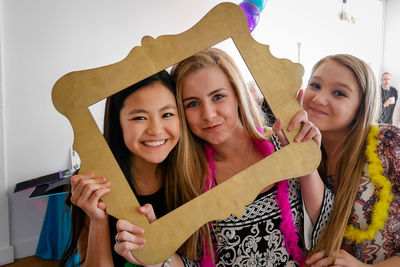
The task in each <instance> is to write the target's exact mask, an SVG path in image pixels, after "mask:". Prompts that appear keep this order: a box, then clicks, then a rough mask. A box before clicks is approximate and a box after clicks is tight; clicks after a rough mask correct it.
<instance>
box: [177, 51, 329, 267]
mask: <svg viewBox="0 0 400 267" xmlns="http://www.w3.org/2000/svg"><path fill="white" fill-rule="evenodd" d="M172 76H173V77H174V78H175V79H176V82H177V101H178V108H179V109H180V110H183V111H184V114H181V116H182V119H181V120H182V122H183V123H182V124H183V129H188V130H187V131H184V134H185V135H187V136H185V138H184V139H185V140H187V142H188V143H187V144H186V147H187V150H186V152H187V154H188V155H199V161H200V163H201V165H200V166H199V168H198V170H197V177H199V179H203V180H204V186H203V190H204V191H207V190H209V189H211V188H212V187H214V186H216V185H218V184H221V183H223V182H224V181H226V180H227V179H229V178H230V177H232V176H234V175H236V174H237V173H239V172H240V171H242V170H244V169H246V168H247V167H249V166H251V165H253V164H255V163H256V162H258V161H260V160H262V159H263V158H264V157H266V156H268V155H269V154H271V153H273V152H274V150H275V148H274V145H273V144H272V142H271V141H273V140H275V141H274V143H275V145H276V146H279V144H278V143H279V142H278V141H277V140H276V138H274V137H273V136H272V135H271V134H272V131H271V128H269V127H267V124H266V122H265V121H264V117H263V114H262V113H261V111H260V109H259V106H258V105H257V103H256V102H255V101H254V98H253V97H252V95H251V92H250V91H249V89H248V88H247V86H246V84H245V81H244V80H243V78H242V76H241V74H240V71H239V70H238V69H237V67H236V65H235V63H234V62H233V60H232V59H231V58H230V57H229V56H228V55H227V54H226V53H225V52H223V51H222V50H220V49H216V48H210V49H207V50H204V51H202V52H200V53H198V54H196V55H194V56H192V57H190V58H188V59H185V60H184V61H182V62H180V63H178V64H177V65H176V66H175V67H174V68H173V69H172ZM304 114H305V112H302V113H300V114H298V116H296V117H295V118H294V119H293V120H292V122H291V123H290V125H289V130H293V129H294V128H295V126H297V125H298V124H299V123H302V125H303V126H302V129H301V131H300V132H299V134H298V136H296V138H295V140H296V141H308V140H310V139H311V138H313V139H315V140H316V141H317V142H318V140H319V137H320V135H319V131H318V130H317V129H316V128H315V127H314V126H313V125H312V123H310V122H308V121H307V118H306V116H302V115H304ZM279 127H280V126H279ZM279 127H278V128H279ZM204 178H206V179H204ZM299 180H300V182H299ZM299 180H298V179H290V180H285V181H282V182H279V183H277V184H272V185H270V186H268V187H266V188H264V189H263V190H261V192H260V194H259V195H258V196H257V198H256V199H255V200H254V201H253V203H251V204H250V205H248V206H247V207H246V209H245V212H244V215H243V216H242V217H236V216H234V215H231V216H230V217H229V218H227V219H225V220H218V221H214V222H211V223H210V224H209V227H210V229H211V230H210V232H211V239H212V241H213V242H212V243H213V246H212V247H213V249H211V253H209V252H208V250H207V249H206V250H205V251H204V254H203V255H202V264H204V265H205V266H207V265H213V264H216V265H217V266H283V265H285V266H287V265H300V264H301V263H302V262H303V259H304V251H305V246H304V238H303V215H304V213H303V202H302V193H303V194H305V193H307V192H313V193H312V194H309V193H307V197H305V198H304V202H305V204H306V210H307V212H308V214H309V215H310V218H311V221H312V223H313V224H314V225H315V228H314V229H315V231H314V234H315V235H316V233H318V231H319V230H318V229H320V227H321V226H322V225H323V224H324V223H323V220H321V221H319V222H317V217H318V215H319V214H320V210H321V207H326V204H327V203H328V202H329V197H328V195H329V192H328V191H324V186H323V183H322V181H321V179H320V178H319V176H318V174H317V172H316V171H315V172H314V173H312V174H311V175H308V176H305V177H302V178H300V179H299ZM300 184H301V185H302V186H301V187H300ZM308 190H309V191H308ZM324 200H326V201H325V202H324ZM330 201H332V199H330ZM323 209H324V208H323ZM213 254H214V255H213ZM213 256H215V257H214V259H213Z"/></svg>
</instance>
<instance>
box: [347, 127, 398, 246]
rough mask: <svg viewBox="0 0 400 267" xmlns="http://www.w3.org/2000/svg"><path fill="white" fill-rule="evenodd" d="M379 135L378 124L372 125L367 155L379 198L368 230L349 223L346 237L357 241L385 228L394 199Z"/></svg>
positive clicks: (372, 179)
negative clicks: (383, 163) (386, 174)
mask: <svg viewBox="0 0 400 267" xmlns="http://www.w3.org/2000/svg"><path fill="white" fill-rule="evenodd" d="M378 135H379V128H378V126H376V125H373V126H371V129H370V131H369V133H368V136H367V148H366V149H365V155H366V157H367V161H368V173H369V175H370V176H371V181H372V183H373V184H374V186H375V188H376V190H377V191H378V199H379V200H378V201H377V202H376V203H375V206H374V209H373V211H372V216H371V217H372V218H371V224H370V225H368V227H367V229H366V230H361V229H357V228H356V227H354V226H353V225H348V226H347V227H346V230H345V232H344V237H346V238H347V239H349V240H351V241H355V242H356V243H360V242H362V241H366V240H372V239H374V237H375V232H376V231H379V230H382V229H383V227H384V225H385V221H386V219H387V217H388V213H389V210H390V202H391V201H392V199H393V195H392V193H391V189H392V184H391V182H390V181H389V180H388V179H386V177H385V176H384V175H383V167H382V163H381V160H380V159H379V157H378V151H377V150H378V148H377V147H378V146H377V144H378V141H377V139H378Z"/></svg>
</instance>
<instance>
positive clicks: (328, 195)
mask: <svg viewBox="0 0 400 267" xmlns="http://www.w3.org/2000/svg"><path fill="white" fill-rule="evenodd" d="M334 201H335V195H334V194H333V192H332V190H331V189H329V188H328V187H326V186H325V190H324V199H323V202H322V206H321V210H320V212H319V215H318V218H317V221H316V222H315V226H314V229H313V232H312V234H311V248H313V247H314V246H315V245H316V244H317V242H318V238H319V236H320V235H321V233H322V230H323V229H324V226H325V225H326V224H327V223H328V219H329V216H330V215H331V213H332V210H333V203H334Z"/></svg>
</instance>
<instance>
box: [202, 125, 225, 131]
mask: <svg viewBox="0 0 400 267" xmlns="http://www.w3.org/2000/svg"><path fill="white" fill-rule="evenodd" d="M221 125H222V124H215V125H212V126H207V127H204V128H203V129H204V130H205V131H206V132H213V131H215V130H217V129H218V128H219V127H220V126H221Z"/></svg>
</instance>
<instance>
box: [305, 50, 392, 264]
mask: <svg viewBox="0 0 400 267" xmlns="http://www.w3.org/2000/svg"><path fill="white" fill-rule="evenodd" d="M303 102H304V108H305V110H306V111H307V113H308V115H309V119H310V120H311V121H312V122H314V123H315V124H316V125H317V126H318V128H319V129H320V130H321V133H322V151H323V159H322V162H321V165H320V167H319V172H320V174H321V176H322V177H323V178H324V181H325V183H326V184H327V185H328V186H329V187H331V188H333V190H334V192H335V194H336V197H335V203H334V206H333V212H332V215H331V216H330V219H329V221H328V224H327V226H326V227H325V229H324V231H323V233H322V235H321V237H320V239H319V242H318V244H317V246H316V248H315V249H314V251H316V252H318V251H319V252H318V253H315V254H314V255H313V256H311V258H310V259H308V261H307V263H308V264H312V266H329V265H335V266H365V265H366V264H372V265H374V264H376V265H377V266H400V257H399V256H400V238H399V237H400V221H399V217H400V209H399V207H400V193H399V189H400V157H399V151H400V131H399V129H398V128H396V127H394V126H389V125H379V126H378V125H374V124H373V123H374V122H375V121H376V119H377V114H378V105H379V91H378V87H377V83H376V79H375V76H374V74H373V72H372V70H371V68H370V67H369V66H368V65H367V64H366V63H365V62H364V61H362V60H360V59H358V58H356V57H354V56H351V55H334V56H328V57H326V58H323V59H321V60H320V61H319V62H318V63H317V64H316V65H315V66H314V68H313V70H312V75H311V78H310V80H309V83H308V86H307V89H306V91H305V93H304V98H303ZM325 256H327V257H325Z"/></svg>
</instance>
